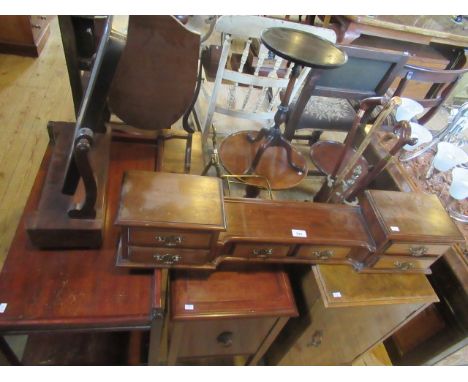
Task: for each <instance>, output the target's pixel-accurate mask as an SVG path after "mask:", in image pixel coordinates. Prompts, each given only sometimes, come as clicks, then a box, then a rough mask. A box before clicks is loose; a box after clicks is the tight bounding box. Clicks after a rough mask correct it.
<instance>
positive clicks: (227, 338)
mask: <svg viewBox="0 0 468 382" xmlns="http://www.w3.org/2000/svg"><path fill="white" fill-rule="evenodd" d="M232 336H233V334H232V332H222V333H221V334H220V335H219V336H218V337H216V341H218V343H220V344H221V345H223V346H224V347H225V348H228V347H230V346H232Z"/></svg>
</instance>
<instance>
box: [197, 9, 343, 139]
mask: <svg viewBox="0 0 468 382" xmlns="http://www.w3.org/2000/svg"><path fill="white" fill-rule="evenodd" d="M273 27H287V28H291V29H296V30H301V31H306V32H309V33H313V34H315V35H318V36H320V37H322V38H325V39H327V40H328V41H331V42H333V43H334V42H335V41H336V34H335V32H334V31H332V30H330V29H325V28H320V27H314V26H310V25H304V24H298V23H293V22H288V21H283V20H277V19H272V18H268V17H262V16H222V17H220V18H219V19H218V21H217V23H216V26H215V31H216V32H218V33H221V35H222V36H223V45H222V51H221V55H220V60H219V64H218V70H217V73H216V78H215V81H214V85H213V90H212V92H211V95H210V96H209V102H208V106H207V112H206V114H205V118H204V122H203V123H202V127H203V137H204V140H205V139H206V136H207V134H208V132H209V127H210V126H211V123H212V120H213V114H214V113H215V112H216V113H221V114H224V115H228V116H231V117H238V118H244V119H249V120H252V121H257V122H261V123H263V124H264V125H265V124H267V123H268V122H269V121H271V120H272V119H273V117H274V114H275V111H276V107H277V106H278V105H279V103H280V99H279V96H280V91H281V90H282V89H285V88H286V87H287V84H288V79H289V76H290V74H291V70H292V68H293V65H294V64H292V63H291V64H290V65H289V66H287V65H286V61H285V60H283V59H282V58H281V57H278V56H274V55H272V54H271V53H269V51H268V49H267V48H266V47H265V46H263V44H262V43H261V41H260V36H261V33H262V32H263V31H264V30H265V29H267V28H273ZM233 40H236V41H238V40H240V41H242V45H243V50H242V54H241V57H240V60H239V62H238V63H237V68H236V69H232V68H228V67H227V64H228V63H232V62H233V60H232V57H233V56H232V51H231V46H232V42H233ZM254 46H256V47H257V49H253V47H254ZM254 52H255V53H254ZM247 62H248V66H249V67H250V69H251V74H248V73H245V72H246V70H245V69H247V67H246V63H247ZM265 68H267V71H269V72H268V74H267V75H265V74H264V73H261V70H262V69H265ZM280 69H281V70H280ZM280 71H282V72H283V73H282V74H281V75H280V74H279V72H280ZM308 71H309V68H305V69H304V70H303V71H302V73H301V75H300V76H299V79H298V80H297V82H296V86H295V90H294V91H293V96H294V94H295V92H296V91H297V89H298V88H299V86H300V84H301V83H302V81H303V80H304V78H305V76H306V75H307V73H308ZM226 82H228V83H229V85H228V94H227V95H226V97H225V102H224V103H223V104H222V103H221V102H219V100H218V97H219V96H220V90H221V88H222V85H223V83H226ZM239 85H246V86H245V87H244V88H243V90H245V91H243V92H242V94H239V93H241V92H240V91H239ZM270 89H271V91H270ZM220 98H221V97H220Z"/></svg>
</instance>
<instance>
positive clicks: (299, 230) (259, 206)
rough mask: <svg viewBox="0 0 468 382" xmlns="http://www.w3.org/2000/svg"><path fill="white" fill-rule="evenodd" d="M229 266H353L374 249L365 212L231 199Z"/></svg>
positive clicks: (225, 246) (224, 241)
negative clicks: (244, 263)
mask: <svg viewBox="0 0 468 382" xmlns="http://www.w3.org/2000/svg"><path fill="white" fill-rule="evenodd" d="M225 209H226V217H227V221H228V227H227V229H226V231H225V232H222V233H221V234H220V236H219V242H220V243H221V245H222V249H221V253H220V257H223V259H224V261H249V262H281V263H293V264H294V263H306V264H310V263H313V264H315V263H329V264H353V263H354V260H355V259H361V258H365V257H367V256H368V254H369V252H370V251H373V250H374V245H373V241H372V238H371V237H370V235H369V232H368V231H367V227H366V223H365V221H364V218H363V216H362V214H361V211H360V209H359V207H354V206H346V205H338V204H325V203H305V202H295V201H284V200H281V201H279V200H259V199H230V198H226V200H225Z"/></svg>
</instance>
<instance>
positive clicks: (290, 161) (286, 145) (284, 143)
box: [278, 139, 306, 173]
mask: <svg viewBox="0 0 468 382" xmlns="http://www.w3.org/2000/svg"><path fill="white" fill-rule="evenodd" d="M278 143H279V144H278V146H281V147H283V148H284V149H285V150H286V154H287V158H288V164H289V165H290V166H291V167H292V168H293V169H294V170H296V171H297V172H299V173H304V172H305V171H306V169H305V168H301V167H299V166H298V165H297V164H295V163H294V162H293V159H292V147H291V145H290V144H289V143H288V142H287V141H286V140H284V139H281V140H280V141H279V142H278Z"/></svg>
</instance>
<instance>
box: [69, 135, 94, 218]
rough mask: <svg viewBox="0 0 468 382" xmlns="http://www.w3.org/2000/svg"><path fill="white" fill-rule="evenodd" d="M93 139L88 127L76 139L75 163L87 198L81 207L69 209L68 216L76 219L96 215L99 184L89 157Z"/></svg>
mask: <svg viewBox="0 0 468 382" xmlns="http://www.w3.org/2000/svg"><path fill="white" fill-rule="evenodd" d="M92 141H93V132H92V131H91V130H90V129H87V128H83V129H80V132H79V135H78V137H77V139H76V141H75V147H74V151H75V163H76V166H77V168H78V171H79V173H80V175H81V178H82V179H83V184H84V187H85V200H84V202H83V204H82V206H81V208H79V207H77V208H75V209H71V210H70V211H68V216H70V217H71V218H74V219H94V218H95V217H96V210H95V208H94V207H95V204H96V199H97V184H96V179H95V178H94V174H93V169H92V167H91V163H90V162H89V157H88V153H89V151H90V150H91V145H92Z"/></svg>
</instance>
